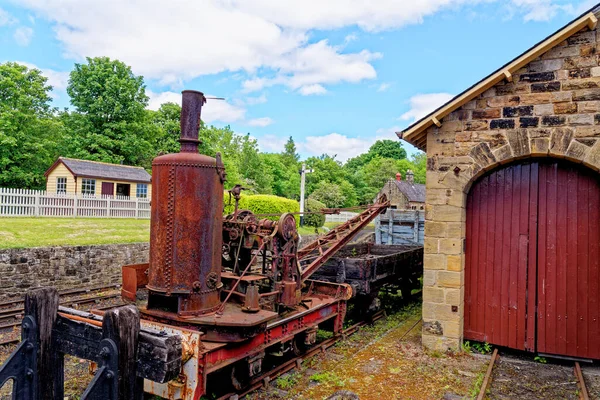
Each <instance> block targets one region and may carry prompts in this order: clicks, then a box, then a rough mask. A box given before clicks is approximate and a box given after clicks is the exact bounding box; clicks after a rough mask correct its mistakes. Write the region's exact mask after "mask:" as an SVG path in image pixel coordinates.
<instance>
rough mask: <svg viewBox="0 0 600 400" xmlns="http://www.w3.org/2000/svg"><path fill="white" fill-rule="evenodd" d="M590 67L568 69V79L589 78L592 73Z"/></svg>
mask: <svg viewBox="0 0 600 400" xmlns="http://www.w3.org/2000/svg"><path fill="white" fill-rule="evenodd" d="M590 69H591V68H589V67H585V68H575V69H570V70H569V79H584V78H589V77H590V76H591V75H592V74H591V71H590Z"/></svg>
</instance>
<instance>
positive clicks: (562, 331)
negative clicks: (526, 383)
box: [464, 161, 600, 358]
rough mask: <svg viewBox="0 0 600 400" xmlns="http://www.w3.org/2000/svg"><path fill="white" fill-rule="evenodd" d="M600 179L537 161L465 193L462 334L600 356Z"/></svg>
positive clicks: (488, 179) (574, 168)
mask: <svg viewBox="0 0 600 400" xmlns="http://www.w3.org/2000/svg"><path fill="white" fill-rule="evenodd" d="M598 207H600V184H599V182H598V177H597V175H596V174H594V173H592V172H591V171H587V170H585V169H583V168H581V167H578V166H575V165H571V164H568V163H562V162H553V161H535V162H525V163H520V164H513V165H509V166H507V167H503V168H500V169H497V170H494V171H493V172H491V173H490V174H487V175H486V176H484V177H482V178H481V179H479V180H478V181H477V182H476V183H475V184H474V185H473V187H472V188H471V190H470V192H469V195H468V199H467V227H466V228H467V236H466V238H467V240H466V244H465V255H466V260H465V320H464V336H465V338H466V339H473V340H479V341H486V342H489V343H492V344H496V345H500V346H506V347H511V348H515V349H521V350H528V351H537V352H541V353H548V354H560V355H567V356H576V357H588V358H600V353H599V350H600V349H599V346H598V345H599V341H598V338H600V329H599V328H600V325H599V324H598V318H599V315H598V314H599V313H598V299H599V280H600V279H599V278H600V277H599V273H598V272H599V268H598V256H599V254H598V251H599V249H598V242H599V240H600V234H599V232H600V228H599V210H598Z"/></svg>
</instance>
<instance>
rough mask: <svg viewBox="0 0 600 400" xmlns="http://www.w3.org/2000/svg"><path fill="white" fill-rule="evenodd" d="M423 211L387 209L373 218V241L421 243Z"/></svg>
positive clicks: (380, 242)
mask: <svg viewBox="0 0 600 400" xmlns="http://www.w3.org/2000/svg"><path fill="white" fill-rule="evenodd" d="M424 236H425V211H422V210H393V209H389V208H388V210H387V211H386V212H385V214H382V215H380V216H378V217H377V218H376V219H375V243H377V244H421V245H422V244H423V241H424Z"/></svg>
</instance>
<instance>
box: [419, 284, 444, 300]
mask: <svg viewBox="0 0 600 400" xmlns="http://www.w3.org/2000/svg"><path fill="white" fill-rule="evenodd" d="M445 301H446V297H445V295H444V289H440V288H435V287H430V286H423V302H424V303H425V302H426V303H437V304H443V303H444V302H445Z"/></svg>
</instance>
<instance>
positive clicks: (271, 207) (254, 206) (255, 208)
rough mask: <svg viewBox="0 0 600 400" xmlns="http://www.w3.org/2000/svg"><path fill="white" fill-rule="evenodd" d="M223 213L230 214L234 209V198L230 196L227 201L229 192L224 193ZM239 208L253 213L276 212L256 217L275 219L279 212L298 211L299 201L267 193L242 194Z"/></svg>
mask: <svg viewBox="0 0 600 400" xmlns="http://www.w3.org/2000/svg"><path fill="white" fill-rule="evenodd" d="M224 204H225V214H232V213H233V211H234V210H235V200H234V199H233V196H231V204H230V203H229V193H228V192H225V193H224ZM239 209H240V210H250V211H252V212H253V213H254V214H276V215H272V216H260V215H259V216H258V219H262V218H268V219H271V220H273V221H277V220H278V219H279V217H280V216H281V214H283V213H286V212H299V211H300V203H298V202H297V201H295V200H290V199H286V198H285V197H279V196H272V195H268V194H257V195H246V194H242V196H241V198H240V204H239ZM294 217H295V218H296V226H298V225H299V218H298V216H296V215H295V216H294Z"/></svg>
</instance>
